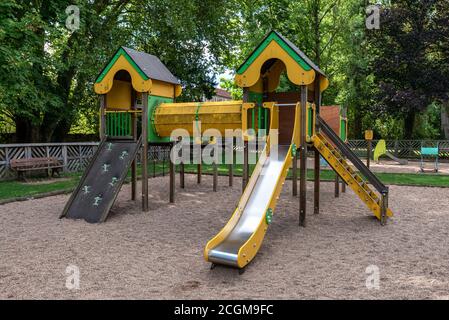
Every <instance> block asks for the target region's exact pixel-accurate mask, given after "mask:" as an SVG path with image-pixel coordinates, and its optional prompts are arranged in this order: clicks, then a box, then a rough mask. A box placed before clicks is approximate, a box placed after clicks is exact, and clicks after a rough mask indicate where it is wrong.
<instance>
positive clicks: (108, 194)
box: [61, 31, 392, 268]
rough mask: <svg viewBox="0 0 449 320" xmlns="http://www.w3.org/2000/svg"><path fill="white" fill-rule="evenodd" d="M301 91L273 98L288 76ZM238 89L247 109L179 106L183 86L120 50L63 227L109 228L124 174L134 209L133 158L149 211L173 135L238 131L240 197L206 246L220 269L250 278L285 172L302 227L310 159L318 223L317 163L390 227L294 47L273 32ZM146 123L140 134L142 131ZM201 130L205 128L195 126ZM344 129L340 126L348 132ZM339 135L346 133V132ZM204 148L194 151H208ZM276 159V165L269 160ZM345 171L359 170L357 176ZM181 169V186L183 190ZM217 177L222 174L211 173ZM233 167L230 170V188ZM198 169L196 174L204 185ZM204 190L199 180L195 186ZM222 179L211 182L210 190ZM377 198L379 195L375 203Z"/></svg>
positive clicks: (371, 183) (324, 83) (316, 73)
mask: <svg viewBox="0 0 449 320" xmlns="http://www.w3.org/2000/svg"><path fill="white" fill-rule="evenodd" d="M284 72H285V73H286V74H287V77H288V79H289V80H290V82H291V83H293V84H294V85H296V86H297V87H298V90H297V91H295V92H283V93H279V92H276V89H277V88H278V86H279V83H280V77H281V75H282V74H283V73H284ZM235 80H236V84H237V85H238V86H240V87H241V88H242V89H243V100H242V101H231V102H207V103H197V102H191V103H175V98H176V97H177V96H179V95H180V93H181V87H180V85H179V81H178V80H177V79H176V78H175V77H174V76H173V75H172V74H171V73H170V71H168V69H167V68H166V67H165V66H164V65H163V64H162V63H161V62H160V60H159V59H157V58H156V57H154V56H151V55H148V54H146V53H142V52H138V51H135V50H131V49H128V48H124V47H122V48H120V49H119V50H118V51H117V53H116V54H115V55H114V57H113V58H112V59H111V61H110V62H109V63H108V65H107V66H106V67H105V69H104V70H103V71H102V72H101V74H100V76H99V77H98V78H97V80H96V83H95V92H96V93H97V94H100V101H101V107H100V114H101V117H100V121H101V126H100V130H101V140H102V142H101V145H100V147H99V148H98V151H97V153H96V154H95V156H94V158H93V160H92V162H91V164H90V166H89V167H88V169H87V170H86V172H85V174H84V176H83V178H82V179H81V182H80V184H79V186H78V188H77V189H76V190H75V192H74V193H73V194H72V196H71V198H70V200H69V201H68V203H67V205H66V207H65V209H64V211H63V213H62V215H61V217H63V216H65V217H69V218H84V219H85V220H86V221H89V222H102V221H104V220H105V219H106V217H107V214H108V212H109V209H110V208H111V206H112V204H113V202H114V200H115V198H116V196H117V194H118V191H119V190H120V186H121V184H122V183H123V181H124V179H125V177H126V174H127V172H128V170H129V168H131V171H132V179H131V181H132V195H131V196H132V199H135V198H136V179H137V176H136V156H137V154H138V153H137V150H138V149H139V147H140V145H142V146H143V153H142V161H141V162H142V209H143V211H148V192H149V190H148V173H147V148H148V143H152V144H170V145H173V144H174V141H171V139H170V136H171V135H172V132H173V130H176V129H182V130H184V132H187V133H188V135H189V136H190V137H192V136H193V135H194V131H195V129H196V130H198V131H199V133H200V134H204V133H205V131H206V130H208V129H216V131H217V132H219V133H221V134H223V133H224V132H225V130H229V129H231V130H235V129H241V130H242V133H243V134H242V139H243V140H244V145H243V159H244V161H243V176H242V190H243V194H242V196H241V199H240V201H239V203H238V206H237V208H236V209H235V211H234V213H233V215H232V216H231V218H230V219H229V221H228V223H227V224H226V225H225V226H224V227H223V229H222V230H221V231H220V232H219V233H218V234H217V235H216V236H215V237H214V238H213V239H211V240H210V241H209V242H208V243H207V244H206V246H205V249H204V257H205V259H206V260H207V261H209V262H211V263H212V265H213V266H214V265H215V264H223V265H229V266H233V267H238V268H244V267H245V266H246V265H247V264H248V263H249V262H251V260H252V259H253V258H254V257H255V255H256V254H257V252H258V250H259V248H260V247H261V245H262V241H263V239H264V236H265V234H266V232H267V230H268V226H269V225H270V223H271V222H272V219H273V214H274V210H275V208H276V203H277V201H278V199H279V194H280V192H281V190H282V186H283V184H284V183H285V179H286V177H287V173H288V170H289V169H290V167H291V166H292V167H293V176H292V183H293V188H292V190H293V195H297V193H298V190H297V184H298V177H297V174H296V172H297V164H298V159H299V162H300V166H299V170H300V175H299V223H300V225H302V226H305V223H306V178H307V177H306V173H307V162H306V158H307V150H308V149H309V148H310V149H311V150H313V151H314V154H315V161H314V171H315V174H314V213H315V214H318V213H319V204H320V200H319V195H320V174H319V173H320V156H322V157H323V158H324V159H325V160H326V161H327V163H328V164H329V165H330V166H331V167H332V169H333V170H334V171H335V172H336V174H337V176H338V177H339V178H340V179H341V180H342V181H344V183H345V184H347V185H348V186H349V187H350V188H351V189H352V190H354V192H355V194H356V195H357V196H358V197H359V198H360V199H361V200H362V201H363V202H364V203H365V204H366V205H367V207H368V208H369V209H370V210H371V211H372V213H373V214H374V216H375V217H376V218H377V219H379V220H380V221H381V223H382V224H384V223H386V220H387V218H388V217H391V216H392V212H391V210H390V209H389V208H388V187H386V186H385V185H384V184H383V183H382V182H381V181H380V180H378V178H377V177H376V176H375V175H374V174H373V173H372V172H371V171H370V170H369V169H368V168H367V167H366V166H365V165H364V164H363V162H362V161H360V159H359V158H358V157H357V156H356V155H355V154H354V153H353V152H352V151H351V150H350V149H349V147H348V146H347V145H346V144H345V141H344V140H345V139H346V136H347V134H346V130H347V125H346V122H344V123H345V124H344V136H342V139H343V140H342V139H341V138H340V137H339V134H337V133H335V131H334V130H333V129H332V128H331V127H330V126H329V125H328V124H327V123H326V121H324V120H323V118H322V117H321V116H320V109H321V94H322V92H323V91H324V90H326V88H327V87H328V84H329V81H328V79H327V78H326V76H325V74H324V73H323V72H322V71H321V70H320V69H319V68H318V67H317V66H316V65H315V64H314V63H313V62H312V61H311V60H310V59H309V58H308V57H307V56H306V55H305V54H304V53H303V52H302V51H300V50H299V49H298V48H297V47H296V46H295V45H294V44H292V43H291V42H290V41H289V40H287V39H285V38H284V37H283V36H282V35H280V34H279V33H277V32H275V31H272V32H270V33H269V34H268V35H267V36H266V37H265V39H264V40H263V41H262V42H261V44H260V45H259V46H258V47H257V48H256V49H255V50H254V51H253V52H252V53H251V55H250V56H249V57H248V58H247V59H246V60H245V62H244V63H243V64H242V65H241V67H240V68H239V69H238V70H237V73H236V78H235ZM139 115H140V122H141V133H140V134H139V130H138V126H137V123H138V119H137V117H138V116H139ZM200 122H201V126H200V125H199V123H200ZM342 127H343V126H342ZM248 129H253V130H254V131H255V132H258V131H261V130H262V129H263V130H266V132H268V133H270V132H277V134H276V137H275V138H276V139H272V137H271V136H270V135H269V134H267V135H266V140H265V143H264V148H263V151H262V153H261V154H260V155H259V158H258V161H257V164H256V167H255V168H254V170H253V173H252V175H251V177H250V176H249V173H250V170H249V161H248V159H249V154H248V152H249V143H252V141H253V139H252V137H251V136H250V135H249V134H248ZM340 135H341V132H340ZM210 141H211V140H208V141H204V140H201V141H195V140H193V139H192V141H191V142H192V147H193V146H194V145H195V144H200V143H201V144H205V143H206V144H207V143H208V142H210ZM275 151H277V154H278V157H273V156H272V155H273V154H276V152H275ZM348 161H349V162H351V163H352V164H353V166H354V167H355V168H356V169H357V170H358V171H355V170H354V169H353V167H351V166H350V165H349V163H348ZM183 165H184V164H183V163H181V164H180V166H181V186H182V187H183V184H184V182H183V174H184V170H183ZM213 165H214V177H216V165H217V163H214V164H213ZM174 166H175V165H174V163H172V162H171V163H170V202H174V183H175V182H174V180H175V170H174ZM232 167H233V165H232V164H231V165H229V170H230V171H229V174H230V184H231V183H232V182H231V181H232V180H231V177H232ZM200 168H201V164H198V173H199V175H198V179H200V177H201V176H200V172H201V170H200ZM198 181H200V180H198ZM215 186H216V179H214V188H215ZM376 191H377V193H376Z"/></svg>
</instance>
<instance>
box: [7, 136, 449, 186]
mask: <svg viewBox="0 0 449 320" xmlns="http://www.w3.org/2000/svg"><path fill="white" fill-rule="evenodd" d="M376 143H377V140H374V141H373V147H374V146H375V145H376ZM348 144H349V147H350V148H351V149H352V151H354V152H355V153H356V154H357V156H359V157H361V158H363V157H366V150H367V143H366V141H365V140H350V141H348ZM386 144H387V150H388V151H389V152H391V153H392V154H393V155H395V156H396V157H398V158H404V159H417V158H419V157H420V151H421V145H422V144H423V146H428V147H432V146H437V145H438V146H439V149H440V158H441V159H449V140H439V141H420V140H396V141H395V140H389V141H388V140H387V141H386ZM97 146H98V143H97V142H81V143H33V144H0V180H9V179H13V178H15V174H14V172H13V171H12V170H11V169H10V165H9V164H10V161H11V160H12V159H29V158H38V157H55V158H58V159H59V160H61V161H62V163H63V165H64V172H79V171H83V170H84V169H85V168H86V166H87V164H88V163H89V161H90V159H91V157H92V156H93V155H94V153H95V151H96V149H97ZM139 153H140V152H139ZM169 157H170V150H169V148H168V147H166V146H150V148H148V159H149V160H150V161H157V162H163V163H165V162H167V161H168V159H169ZM137 159H140V156H138V158H137ZM138 161H139V160H138ZM167 165H168V163H167Z"/></svg>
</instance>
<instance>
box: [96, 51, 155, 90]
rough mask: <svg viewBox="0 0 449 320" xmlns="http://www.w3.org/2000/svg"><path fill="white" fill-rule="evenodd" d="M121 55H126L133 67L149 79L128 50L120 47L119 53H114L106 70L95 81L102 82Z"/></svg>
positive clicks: (145, 78)
mask: <svg viewBox="0 0 449 320" xmlns="http://www.w3.org/2000/svg"><path fill="white" fill-rule="evenodd" d="M120 56H124V57H125V59H126V60H127V61H128V62H129V63H130V64H131V65H132V66H133V68H134V69H135V70H136V71H137V72H138V73H139V75H140V76H141V77H142V78H143V79H144V80H148V79H149V78H148V77H147V75H146V74H145V73H143V71H142V70H141V69H140V68H139V66H138V65H137V64H136V63H135V62H134V60H133V59H131V57H130V56H129V55H128V54H127V53H126V51H125V50H123V49H122V48H120V49H119V50H118V51H117V53H116V54H115V55H114V57H113V58H112V59H111V61H110V62H109V63H108V65H107V66H106V68H104V70H103V71H102V72H101V74H100V75H99V76H98V78H97V80H96V81H95V83H100V82H101V81H103V79H104V77H105V76H106V75H107V74H108V72H109V70H111V68H112V66H113V65H114V64H115V62H116V61H117V60H118V58H120Z"/></svg>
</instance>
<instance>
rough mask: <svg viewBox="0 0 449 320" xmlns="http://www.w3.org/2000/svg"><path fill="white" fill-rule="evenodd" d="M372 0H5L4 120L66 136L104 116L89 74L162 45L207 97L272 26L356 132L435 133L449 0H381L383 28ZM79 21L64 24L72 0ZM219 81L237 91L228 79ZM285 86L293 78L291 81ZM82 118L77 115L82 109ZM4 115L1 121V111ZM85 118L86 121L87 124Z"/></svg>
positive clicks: (447, 68)
mask: <svg viewBox="0 0 449 320" xmlns="http://www.w3.org/2000/svg"><path fill="white" fill-rule="evenodd" d="M368 3H369V1H367V0H186V1H182V2H180V1H179V0H165V1H160V0H89V1H88V0H78V1H73V0H70V1H68V0H59V1H45V0H3V1H1V2H0V115H1V116H0V125H1V122H2V121H3V120H5V119H6V120H7V121H10V122H13V123H14V124H15V127H16V132H17V133H16V140H17V141H20V142H33V141H52V140H55V141H62V140H63V139H64V138H65V137H66V136H67V133H68V132H69V130H70V129H71V128H75V127H76V131H77V132H78V131H79V129H80V126H81V127H82V126H85V127H89V128H90V129H89V131H96V129H97V126H98V114H97V110H98V106H97V98H96V95H95V94H94V93H93V90H92V87H93V81H94V80H95V78H96V76H97V75H98V72H99V70H100V69H101V67H102V66H103V65H104V64H105V63H106V62H107V61H108V59H109V58H110V57H111V55H112V54H113V53H114V52H115V50H116V49H117V48H118V47H119V46H121V45H125V46H129V47H133V48H135V49H138V50H143V51H146V52H149V53H151V54H154V55H157V56H158V57H160V59H161V60H162V61H163V62H164V63H165V64H166V65H167V66H168V68H169V69H170V70H171V71H172V72H173V73H174V74H175V75H176V76H177V77H178V78H180V79H181V82H182V85H183V88H184V90H183V95H182V96H181V97H180V98H179V100H184V101H192V100H193V101H195V100H199V99H201V98H203V97H210V96H211V95H212V94H213V89H214V87H215V86H216V85H217V84H218V81H217V75H218V74H220V73H223V72H224V71H225V70H227V71H229V70H231V71H232V70H235V69H236V68H237V67H238V66H239V65H240V64H241V62H242V61H243V59H244V58H245V57H246V56H247V55H248V54H249V53H250V52H251V51H252V50H253V48H254V47H255V46H256V45H257V44H258V43H259V41H260V39H261V38H262V37H263V36H264V35H265V34H266V33H267V32H269V31H270V30H272V29H275V30H278V31H279V32H281V33H282V34H283V35H285V36H286V37H287V38H289V39H290V40H291V41H292V42H294V43H295V44H297V45H298V47H299V48H300V49H301V50H303V51H304V52H305V53H306V54H307V55H308V56H309V57H310V58H311V59H312V60H313V61H314V62H315V63H316V64H318V65H319V66H320V68H321V69H322V70H324V72H325V73H326V74H327V75H328V77H329V79H330V87H329V89H328V90H327V91H326V92H325V93H324V96H323V102H324V104H341V105H343V106H345V107H347V109H348V115H349V119H350V129H351V130H350V136H351V137H353V138H361V137H362V134H363V130H365V129H368V128H370V129H374V130H375V133H376V135H377V136H382V137H385V138H387V137H388V138H403V137H407V138H415V137H423V138H425V137H437V135H438V130H437V129H438V128H437V127H438V111H437V110H438V108H440V105H441V104H446V106H447V105H448V103H447V101H448V100H449V99H448V88H449V83H448V82H449V80H448V79H449V20H448V19H449V2H448V1H437V0H391V1H381V2H380V3H381V8H382V10H381V12H382V15H381V20H380V23H381V25H380V26H381V28H380V30H367V28H366V27H365V19H366V11H365V10H366V7H367V5H368ZM73 4H75V5H77V6H78V7H79V9H80V19H81V20H80V28H79V29H78V30H75V31H73V32H72V31H70V30H68V29H67V28H66V26H65V22H66V19H67V13H66V8H67V7H68V6H69V5H73ZM221 85H222V86H223V87H225V88H226V89H228V90H229V91H231V93H232V95H233V97H235V98H239V97H241V91H240V90H239V89H238V88H236V87H235V85H234V84H233V83H232V81H231V80H226V79H224V80H222V81H221ZM282 89H285V90H289V89H294V88H293V87H292V86H291V85H290V84H289V82H288V81H287V80H285V81H283V82H282ZM80 118H81V119H82V121H81V122H80V121H77V119H80ZM6 120H5V121H6ZM81 123H82V124H81Z"/></svg>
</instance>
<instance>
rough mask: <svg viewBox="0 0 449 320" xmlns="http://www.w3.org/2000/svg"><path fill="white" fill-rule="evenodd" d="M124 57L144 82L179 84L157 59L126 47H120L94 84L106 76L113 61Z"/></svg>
mask: <svg viewBox="0 0 449 320" xmlns="http://www.w3.org/2000/svg"><path fill="white" fill-rule="evenodd" d="M121 55H124V56H125V58H126V59H127V60H128V61H129V63H131V65H132V66H133V67H134V68H135V69H136V71H137V72H138V73H139V74H140V75H141V76H142V78H143V79H144V80H148V79H152V80H159V81H163V82H167V83H171V84H179V80H178V78H176V77H175V76H174V75H173V74H172V73H171V72H170V70H168V68H167V67H166V66H165V65H164V64H163V63H162V62H161V60H159V58H158V57H156V56H153V55H151V54H148V53H145V52H142V51H137V50H134V49H131V48H127V47H120V48H119V49H118V50H117V51H116V53H115V54H114V57H113V58H112V59H111V60H110V61H109V63H108V64H107V65H106V67H104V68H103V70H102V71H101V73H100V74H99V76H98V77H97V79H96V81H95V82H96V83H99V82H101V81H102V80H103V78H104V77H105V76H106V74H107V73H108V71H109V70H110V69H111V67H112V66H113V65H114V63H115V61H117V59H118V58H119V57H120V56H121Z"/></svg>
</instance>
